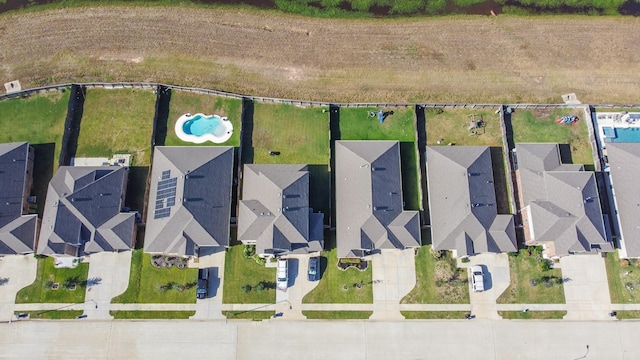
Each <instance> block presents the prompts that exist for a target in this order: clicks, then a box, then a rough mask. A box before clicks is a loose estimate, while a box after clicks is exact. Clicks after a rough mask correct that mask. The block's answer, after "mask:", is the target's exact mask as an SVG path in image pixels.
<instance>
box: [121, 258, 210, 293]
mask: <svg viewBox="0 0 640 360" xmlns="http://www.w3.org/2000/svg"><path fill="white" fill-rule="evenodd" d="M197 278H198V269H194V268H185V269H178V268H177V267H176V266H174V267H172V268H170V269H167V268H164V267H162V268H155V267H154V266H153V265H152V264H151V255H150V254H145V253H143V250H142V249H138V250H133V252H132V253H131V273H130V275H129V287H127V290H126V291H125V292H124V293H123V294H121V295H120V296H117V297H115V298H113V299H112V300H111V302H112V303H116V304H136V303H147V304H149V303H161V304H193V303H195V302H196V286H195V285H196V281H197ZM170 283H172V285H174V286H171V287H170V288H168V289H166V290H161V289H160V287H161V286H167V284H170ZM179 286H184V287H185V288H184V289H183V290H182V291H180V290H179V288H178V287H179Z"/></svg>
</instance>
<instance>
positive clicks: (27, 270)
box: [0, 255, 38, 321]
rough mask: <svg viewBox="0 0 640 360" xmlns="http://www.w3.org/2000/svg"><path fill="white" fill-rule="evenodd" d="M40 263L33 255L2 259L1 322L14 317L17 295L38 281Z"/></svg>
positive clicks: (10, 256) (0, 265)
mask: <svg viewBox="0 0 640 360" xmlns="http://www.w3.org/2000/svg"><path fill="white" fill-rule="evenodd" d="M37 269H38V261H37V260H36V259H35V258H34V257H33V255H7V256H3V257H0V321H8V320H9V319H11V318H12V317H13V310H14V308H15V302H16V294H17V293H18V291H20V289H22V288H23V287H26V286H28V285H31V284H32V283H33V282H34V281H35V280H36V270H37Z"/></svg>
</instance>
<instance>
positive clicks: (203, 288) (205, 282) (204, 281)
mask: <svg viewBox="0 0 640 360" xmlns="http://www.w3.org/2000/svg"><path fill="white" fill-rule="evenodd" d="M208 290H209V269H198V289H197V290H196V298H198V299H205V298H206V297H207V293H208Z"/></svg>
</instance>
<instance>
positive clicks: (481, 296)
mask: <svg viewBox="0 0 640 360" xmlns="http://www.w3.org/2000/svg"><path fill="white" fill-rule="evenodd" d="M469 259H470V262H468V263H462V262H461V261H458V265H459V266H460V267H464V268H469V267H471V266H474V265H480V266H482V269H483V271H484V288H485V290H484V291H483V292H473V289H472V286H471V277H470V276H471V274H470V273H469V272H468V271H467V276H469V295H470V301H471V312H472V314H473V315H475V316H476V317H477V318H479V319H500V318H501V317H500V316H499V315H498V310H497V307H496V300H497V299H498V297H499V296H500V295H501V294H502V293H503V292H504V291H505V290H506V289H507V287H509V283H510V282H511V278H510V273H509V257H508V256H507V254H479V255H475V256H472V257H470V258H469Z"/></svg>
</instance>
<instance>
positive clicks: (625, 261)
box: [620, 259, 630, 267]
mask: <svg viewBox="0 0 640 360" xmlns="http://www.w3.org/2000/svg"><path fill="white" fill-rule="evenodd" d="M629 264H630V262H629V259H620V266H622V267H627V266H629Z"/></svg>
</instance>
